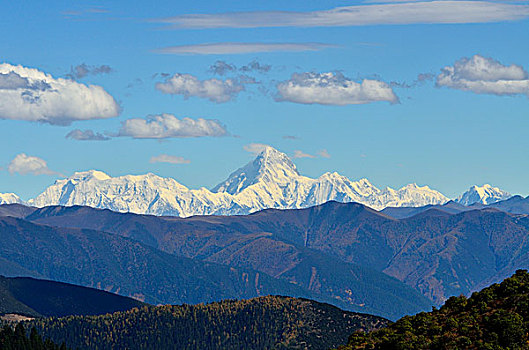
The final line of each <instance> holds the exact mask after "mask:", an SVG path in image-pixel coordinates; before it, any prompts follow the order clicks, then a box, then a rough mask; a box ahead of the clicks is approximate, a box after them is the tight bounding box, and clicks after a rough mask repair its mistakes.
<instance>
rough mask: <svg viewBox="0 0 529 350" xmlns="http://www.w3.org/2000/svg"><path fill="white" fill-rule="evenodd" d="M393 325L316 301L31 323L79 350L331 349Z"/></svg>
mask: <svg viewBox="0 0 529 350" xmlns="http://www.w3.org/2000/svg"><path fill="white" fill-rule="evenodd" d="M387 324H388V321H387V320H385V319H383V318H380V317H376V316H371V315H366V314H357V313H352V312H347V311H342V310H340V309H338V308H336V307H334V306H331V305H328V304H322V303H318V302H315V301H312V300H306V299H296V298H289V297H280V296H267V297H260V298H255V299H250V300H240V301H236V300H227V301H223V302H219V303H211V304H199V305H181V306H170V305H166V306H158V307H142V308H135V309H132V310H130V311H126V312H117V313H114V314H107V315H102V316H88V317H84V316H72V317H64V318H47V319H40V320H35V321H33V322H29V323H27V326H28V327H33V326H35V327H36V328H37V330H38V331H39V333H40V334H43V335H44V336H45V337H47V338H50V339H52V340H54V341H57V342H62V341H65V342H66V344H67V345H68V346H70V347H72V348H79V349H110V348H114V349H256V350H259V349H287V348H288V349H306V348H310V349H329V348H331V347H335V346H338V345H339V344H341V343H344V342H345V341H347V337H348V335H349V334H350V333H351V332H355V331H359V330H364V331H370V330H373V329H378V328H380V327H383V326H385V325H387Z"/></svg>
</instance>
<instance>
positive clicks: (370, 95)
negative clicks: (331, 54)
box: [277, 73, 398, 106]
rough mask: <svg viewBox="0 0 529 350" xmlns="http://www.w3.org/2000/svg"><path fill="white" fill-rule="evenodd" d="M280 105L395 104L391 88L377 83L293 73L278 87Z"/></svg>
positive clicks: (396, 99)
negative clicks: (290, 103)
mask: <svg viewBox="0 0 529 350" xmlns="http://www.w3.org/2000/svg"><path fill="white" fill-rule="evenodd" d="M277 90H278V93H279V95H278V98H277V100H279V101H289V102H295V103H304V104H313V103H317V104H322V105H339V106H343V105H350V104H364V103H370V102H376V101H388V102H391V103H396V102H398V98H397V96H396V95H395V93H394V92H393V90H392V89H391V87H390V86H389V85H388V84H386V83H384V82H382V81H378V80H370V79H364V80H363V81H362V82H361V83H357V82H354V81H352V80H349V79H348V78H346V77H344V76H343V75H342V74H340V73H299V74H298V73H294V74H292V77H291V78H290V80H287V81H284V82H281V83H279V84H277Z"/></svg>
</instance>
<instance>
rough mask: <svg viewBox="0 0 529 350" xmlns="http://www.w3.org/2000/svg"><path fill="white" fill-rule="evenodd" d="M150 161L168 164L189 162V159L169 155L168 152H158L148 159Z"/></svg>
mask: <svg viewBox="0 0 529 350" xmlns="http://www.w3.org/2000/svg"><path fill="white" fill-rule="evenodd" d="M150 162H151V163H169V164H189V163H191V161H190V160H187V159H184V157H177V156H170V155H168V154H160V155H159V156H154V157H152V158H151V160H150Z"/></svg>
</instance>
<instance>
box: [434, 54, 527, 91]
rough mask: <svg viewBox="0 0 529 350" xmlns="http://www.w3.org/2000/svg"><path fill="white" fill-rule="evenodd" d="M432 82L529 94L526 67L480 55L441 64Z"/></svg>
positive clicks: (452, 86)
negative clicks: (439, 71) (445, 64)
mask: <svg viewBox="0 0 529 350" xmlns="http://www.w3.org/2000/svg"><path fill="white" fill-rule="evenodd" d="M436 85H437V86H438V87H448V88H452V89H458V90H464V91H472V92H474V93H477V94H492V95H498V96H502V95H523V94H525V95H527V96H529V74H528V73H527V71H526V70H524V69H523V68H522V67H521V66H518V65H515V64H511V65H510V66H506V65H503V64H501V63H500V62H498V61H496V60H494V59H492V58H487V57H483V56H480V55H474V56H472V57H470V58H467V57H464V58H461V59H460V60H458V61H457V62H456V63H454V65H453V66H448V67H445V68H443V69H442V73H441V74H439V75H438V76H437V80H436Z"/></svg>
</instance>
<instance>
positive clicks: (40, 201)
mask: <svg viewBox="0 0 529 350" xmlns="http://www.w3.org/2000/svg"><path fill="white" fill-rule="evenodd" d="M509 197H510V194H508V193H506V192H504V191H502V190H500V189H498V188H495V187H492V186H490V185H484V186H482V187H478V186H473V187H471V188H470V189H469V191H467V192H466V193H464V194H463V195H462V196H460V197H459V198H458V199H456V202H458V203H461V204H463V205H471V204H474V203H482V204H490V203H493V202H497V201H500V200H504V199H507V198H509ZM331 200H332V201H338V202H344V203H346V202H356V203H362V204H364V205H367V206H369V207H371V208H374V209H377V210H381V209H384V208H386V207H421V206H425V205H440V204H444V203H446V202H448V201H449V198H447V197H446V196H444V195H443V194H441V193H440V192H438V191H435V190H433V189H431V188H429V187H428V186H418V185H416V184H410V185H407V186H404V187H402V188H400V189H398V190H395V189H392V188H389V187H387V188H385V189H383V190H381V189H379V188H377V187H375V186H374V185H373V184H371V183H370V182H369V181H368V180H367V179H361V180H359V181H352V180H349V179H348V178H346V177H344V176H341V175H340V174H338V173H336V172H334V173H325V174H323V175H322V176H320V177H319V178H317V179H312V178H309V177H306V176H303V175H301V174H299V172H298V170H297V169H296V166H295V165H294V163H293V162H292V160H291V159H290V158H289V157H288V156H287V155H286V154H284V153H281V152H279V151H277V150H276V149H274V148H272V147H266V148H265V149H264V150H263V151H262V152H261V153H260V154H259V155H258V156H257V157H256V158H255V160H253V161H252V162H250V163H248V164H247V165H245V166H244V167H242V168H240V169H238V170H236V171H235V172H233V173H232V174H231V175H230V176H229V177H228V178H227V179H226V180H225V181H223V182H222V183H220V184H218V185H217V186H215V187H214V188H213V189H211V190H208V189H206V188H201V189H198V190H192V189H188V188H187V187H185V186H184V185H182V184H180V183H178V182H177V181H176V180H174V179H172V178H162V177H159V176H157V175H154V174H146V175H126V176H119V177H111V176H109V175H107V174H105V173H103V172H101V171H96V170H90V171H85V172H77V173H75V174H74V175H73V176H71V177H69V178H66V179H61V180H57V181H56V182H55V184H53V185H51V186H50V187H48V188H47V189H46V190H45V191H44V192H43V193H41V194H40V195H38V196H37V197H36V198H34V199H31V200H29V201H28V202H27V204H28V205H31V206H37V207H45V206H50V205H62V206H72V205H82V206H90V207H94V208H105V209H111V210H113V211H119V212H132V213H137V214H152V215H158V216H180V217H188V216H193V215H212V214H216V215H239V214H249V213H252V212H256V211H259V210H262V209H268V208H276V209H300V208H307V207H311V206H314V205H319V204H323V203H325V202H328V201H331ZM9 203H22V201H21V200H20V198H19V197H18V196H16V195H14V194H0V204H9Z"/></svg>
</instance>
